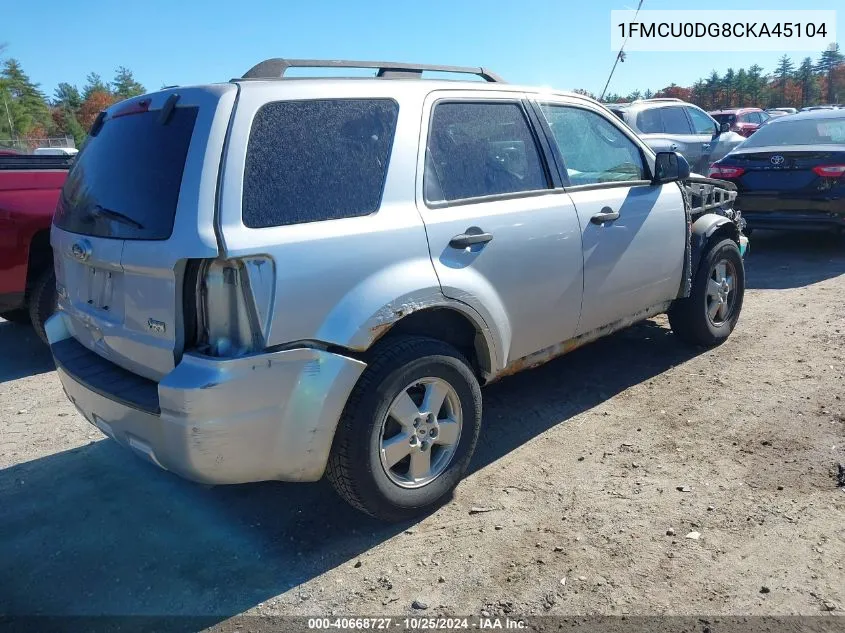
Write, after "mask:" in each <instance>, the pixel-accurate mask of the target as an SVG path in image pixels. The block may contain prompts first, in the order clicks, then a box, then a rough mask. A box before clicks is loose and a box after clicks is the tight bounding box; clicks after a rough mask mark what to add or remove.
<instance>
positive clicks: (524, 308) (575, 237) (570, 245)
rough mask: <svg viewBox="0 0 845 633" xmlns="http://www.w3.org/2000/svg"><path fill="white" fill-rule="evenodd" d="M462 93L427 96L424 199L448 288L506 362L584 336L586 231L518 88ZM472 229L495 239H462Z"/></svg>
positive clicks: (444, 284)
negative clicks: (489, 333) (555, 181)
mask: <svg viewBox="0 0 845 633" xmlns="http://www.w3.org/2000/svg"><path fill="white" fill-rule="evenodd" d="M447 94H448V97H449V98H448V101H446V100H445V99H444V97H445V96H446V95H447ZM489 96H490V97H491V98H493V99H495V98H496V95H493V94H491V95H489ZM461 97H462V95H461V93H454V92H449V93H434V94H433V95H431V96H430V97H429V100H428V103H427V104H426V108H425V114H424V117H423V125H424V129H426V130H429V129H430V133H429V134H428V139H427V142H426V144H425V152H424V154H425V155H424V156H421V157H420V164H419V167H420V168H421V171H422V173H423V175H424V177H423V178H422V179H418V181H423V182H418V205H417V206H418V209H419V211H420V214H421V216H422V218H423V221H424V222H425V226H426V232H427V234H428V240H429V248H430V252H431V259H432V262H433V264H434V268H435V271H436V272H437V276H438V278H439V280H440V284H441V287H442V289H443V293H444V294H446V295H447V296H449V297H451V298H454V299H458V300H460V301H463V302H465V303H468V304H469V305H471V306H472V307H474V308H475V309H476V310H477V311H478V312H479V313H480V314H482V315H483V316H484V318H485V319H486V320H488V323H487V325H488V327H490V328H491V329H494V330H495V331H496V333H497V334H498V335H499V339H500V340H501V342H502V345H503V352H504V353H503V356H504V358H503V364H507V363H508V362H511V361H513V360H516V359H519V358H521V357H523V356H526V355H528V354H531V353H533V352H536V351H538V350H540V349H543V348H545V347H548V346H550V345H553V344H555V343H558V342H560V341H563V340H566V339H568V338H571V337H572V336H573V335H574V334H575V330H576V327H577V325H578V319H579V316H580V310H581V293H582V288H583V261H582V250H581V230H580V226H579V224H578V216H577V214H576V212H575V208H574V206H573V204H572V201H571V200H570V199H569V196H567V195H566V193H564V192H563V191H562V190H560V189H558V190H553V189H551V188H550V184H549V180H548V177H547V175H546V174H545V173H544V171H543V170H544V169H545V167H544V164H543V161H542V158H541V155H540V151H539V149H538V146H537V143H536V138H535V137H534V135H533V133H532V130H531V128H530V125H529V123H528V118H527V116H526V113H525V111H524V107H523V105H522V104H521V103H520V102H518V101H514V100H513V94H512V93H510V94H509V93H503V95H502V99H503V100H502V101H501V102H495V103H491V102H490V101H485V102H484V103H483V104H481V103H473V102H472V93H468V94H467V95H466V100H461ZM476 98H477V96H476ZM438 99H440V100H439V101H438ZM538 170H539V171H538ZM528 184H530V185H531V190H529V191H526V190H525V188H526V187H527V186H528ZM513 191H517V192H521V193H516V194H514V193H509V192H513ZM485 196H486V197H485ZM491 196H492V198H491ZM472 233H489V235H490V236H491V237H492V239H490V240H489V241H483V242H478V243H476V244H472V245H469V246H463V245H462V244H461V243H458V242H456V241H453V238H455V237H456V236H459V235H463V234H472ZM450 242H451V244H450Z"/></svg>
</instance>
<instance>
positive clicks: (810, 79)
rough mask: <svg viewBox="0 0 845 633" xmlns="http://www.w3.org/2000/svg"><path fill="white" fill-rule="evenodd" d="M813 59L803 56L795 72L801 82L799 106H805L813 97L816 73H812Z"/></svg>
mask: <svg viewBox="0 0 845 633" xmlns="http://www.w3.org/2000/svg"><path fill="white" fill-rule="evenodd" d="M814 70H815V68H814V66H813V60H812V59H811V58H810V57H805V58H804V59H803V61H802V62H801V65H800V66H799V67H798V70H797V71H796V73H795V77H796V79H798V81H799V82H801V106H802V107H803V106H805V105H807V104H808V103H810V102H811V101H813V99H814V98H815V94H814V93H815V87H816V86H815V84H816V75H815V73H814Z"/></svg>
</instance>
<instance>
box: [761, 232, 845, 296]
mask: <svg viewBox="0 0 845 633" xmlns="http://www.w3.org/2000/svg"><path fill="white" fill-rule="evenodd" d="M843 273H845V239H843V238H842V237H840V236H838V235H835V234H833V233H827V232H810V231H805V232H800V231H778V232H775V231H762V230H759V229H758V230H755V231H754V236H753V237H752V238H751V251H750V253H749V254H748V256H747V257H746V260H745V276H746V279H745V285H746V287H747V288H753V289H762V290H783V289H786V288H798V287H800V286H806V285H808V284H813V283H817V282H819V281H824V280H825V279H831V278H832V277H837V276H839V275H841V274H843Z"/></svg>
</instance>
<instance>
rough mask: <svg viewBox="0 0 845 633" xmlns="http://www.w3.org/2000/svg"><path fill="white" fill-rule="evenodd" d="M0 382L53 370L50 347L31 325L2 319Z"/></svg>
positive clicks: (0, 333)
mask: <svg viewBox="0 0 845 633" xmlns="http://www.w3.org/2000/svg"><path fill="white" fill-rule="evenodd" d="M0 350H2V351H0V382H6V381H7V380H15V379H17V378H24V377H25V376H33V375H35V374H43V373H44V372H47V371H53V370H54V369H55V368H56V366H55V365H54V364H53V357H52V356H51V354H50V349H49V348H48V347H47V346H46V345H45V344H44V343H43V342H42V341H41V339H40V338H38V335H37V334H36V333H35V330H33V329H32V326H31V325H21V324H17V323H12V322H11V321H5V320H3V319H0Z"/></svg>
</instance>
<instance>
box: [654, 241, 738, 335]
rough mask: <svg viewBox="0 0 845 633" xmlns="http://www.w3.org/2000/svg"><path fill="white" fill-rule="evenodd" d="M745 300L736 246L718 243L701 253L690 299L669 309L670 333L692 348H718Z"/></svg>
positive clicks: (734, 322)
mask: <svg viewBox="0 0 845 633" xmlns="http://www.w3.org/2000/svg"><path fill="white" fill-rule="evenodd" d="M744 296H745V267H744V265H743V262H742V256H741V255H740V253H739V246H737V244H736V242H734V241H733V240H731V239H725V240H722V241H720V242H718V243H716V244H714V245H713V247H712V248H711V249H710V250H709V251H707V253H705V255H704V257H703V258H702V261H701V263H700V264H699V267H698V271H697V272H696V275H695V279H693V283H692V289H691V290H690V296H689V297H687V298H685V299H677V300H676V301H675V302H674V303H673V304H672V306H671V307H670V308H669V325H671V326H672V331H673V332H675V334H677V335H678V336H679V337H681V338H682V339H683V340H684V341H686V342H688V343H692V344H694V345H706V346H713V345H719V344H720V343H722V342H724V340H725V339H727V338H728V336H730V333H731V332H732V331H733V329H734V327H735V326H736V323H737V321H738V320H739V313H740V310H742V300H743V297H744Z"/></svg>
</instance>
